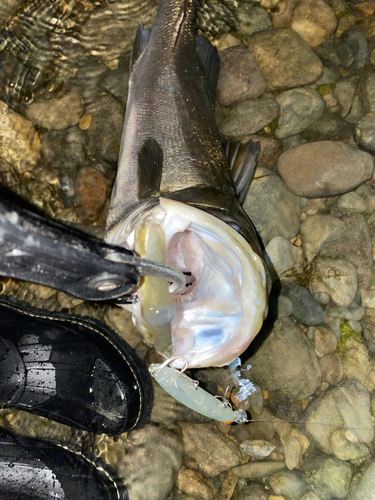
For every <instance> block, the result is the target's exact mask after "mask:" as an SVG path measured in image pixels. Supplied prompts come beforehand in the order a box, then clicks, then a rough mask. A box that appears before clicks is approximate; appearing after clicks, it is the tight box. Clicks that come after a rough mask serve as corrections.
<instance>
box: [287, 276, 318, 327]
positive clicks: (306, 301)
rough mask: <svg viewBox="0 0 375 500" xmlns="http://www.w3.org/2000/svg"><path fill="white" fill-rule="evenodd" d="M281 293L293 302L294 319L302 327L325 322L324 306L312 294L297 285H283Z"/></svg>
mask: <svg viewBox="0 0 375 500" xmlns="http://www.w3.org/2000/svg"><path fill="white" fill-rule="evenodd" d="M281 293H282V294H283V295H285V296H286V297H288V298H289V299H290V300H291V301H292V302H293V312H292V316H293V318H294V319H295V320H296V321H297V322H298V323H301V324H302V325H307V326H312V325H321V324H322V323H323V321H324V311H323V309H322V306H321V305H320V304H319V303H318V302H317V301H316V300H315V299H314V297H313V296H312V295H311V293H310V292H309V291H308V290H307V289H306V288H305V287H303V286H301V285H297V284H296V283H287V284H285V285H283V287H282V291H281Z"/></svg>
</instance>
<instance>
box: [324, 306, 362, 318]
mask: <svg viewBox="0 0 375 500" xmlns="http://www.w3.org/2000/svg"><path fill="white" fill-rule="evenodd" d="M326 314H327V315H328V316H331V317H334V318H341V319H346V320H354V321H360V320H361V319H362V318H363V316H364V314H365V309H364V308H363V307H362V306H360V305H358V304H356V303H355V302H353V303H352V304H351V305H350V306H348V307H345V306H335V305H333V304H330V305H329V306H328V307H327V308H326Z"/></svg>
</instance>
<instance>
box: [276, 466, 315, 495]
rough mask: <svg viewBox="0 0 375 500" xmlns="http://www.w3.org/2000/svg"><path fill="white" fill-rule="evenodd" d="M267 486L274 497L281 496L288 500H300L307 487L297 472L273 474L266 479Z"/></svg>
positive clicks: (288, 471) (287, 471)
mask: <svg viewBox="0 0 375 500" xmlns="http://www.w3.org/2000/svg"><path fill="white" fill-rule="evenodd" d="M268 484H269V485H270V486H271V488H272V490H273V492H274V493H276V495H283V496H284V497H285V498H287V499H288V500H300V498H301V497H302V496H303V494H304V493H306V490H307V488H308V485H307V483H306V481H304V479H303V477H302V473H301V472H300V471H297V470H286V471H282V472H277V473H276V474H273V475H272V476H271V477H270V478H269V479H268Z"/></svg>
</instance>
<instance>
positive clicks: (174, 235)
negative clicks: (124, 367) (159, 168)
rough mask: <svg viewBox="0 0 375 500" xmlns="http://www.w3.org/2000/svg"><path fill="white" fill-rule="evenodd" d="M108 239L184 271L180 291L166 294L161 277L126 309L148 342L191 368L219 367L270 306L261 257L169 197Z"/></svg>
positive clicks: (224, 227)
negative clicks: (183, 282)
mask: <svg viewBox="0 0 375 500" xmlns="http://www.w3.org/2000/svg"><path fill="white" fill-rule="evenodd" d="M107 241H108V242H110V243H113V244H116V245H120V246H125V247H126V248H129V249H130V250H135V251H136V253H138V254H139V255H140V257H144V258H148V259H151V260H157V261H159V262H164V263H166V264H168V265H171V266H173V267H175V268H176V269H178V270H180V271H182V272H183V273H184V274H185V277H186V284H185V287H184V288H183V289H182V290H180V291H179V292H178V293H175V294H170V293H169V289H168V283H167V281H166V280H165V278H156V277H145V278H143V283H142V285H141V287H140V288H139V290H138V296H139V301H138V302H137V303H135V304H132V305H127V306H124V307H125V308H126V309H128V310H130V311H131V312H132V314H133V321H134V323H135V324H136V326H137V328H138V330H139V331H140V333H141V334H142V335H143V337H144V339H145V341H146V342H147V343H148V344H150V345H154V346H155V349H156V350H157V351H158V352H159V353H160V354H162V355H163V356H164V357H166V358H168V357H172V356H181V357H183V358H185V359H186V361H187V363H188V366H189V367H190V368H193V367H207V366H224V365H227V364H229V363H231V362H232V361H233V359H235V358H236V357H237V356H239V355H240V354H241V353H242V352H243V351H244V350H245V349H246V348H247V346H248V345H249V344H250V342H251V340H252V339H253V338H254V337H255V335H256V334H257V333H258V331H259V330H260V328H261V326H262V323H263V319H264V316H265V314H266V308H267V299H266V296H267V293H266V275H265V268H264V264H263V262H262V259H261V258H260V257H259V256H258V255H257V254H256V253H255V252H254V251H253V250H252V249H251V247H250V245H249V244H248V243H247V242H246V240H245V239H244V238H243V237H242V236H241V235H239V234H238V233H237V232H236V231H235V229H233V228H232V227H230V226H229V225H228V224H226V223H225V222H223V221H221V220H220V219H218V218H216V217H214V216H213V215H210V214H208V213H206V212H204V211H202V210H199V209H197V208H194V207H191V206H189V205H185V204H184V203H181V202H178V201H175V200H170V199H166V198H160V199H159V205H157V206H156V207H153V208H151V209H149V210H147V211H145V212H143V213H142V215H141V217H139V216H138V217H137V219H136V220H135V219H134V220H131V219H128V220H127V221H125V222H124V223H122V224H120V225H118V226H117V227H115V228H114V229H113V230H112V231H111V232H110V233H109V234H108V235H107Z"/></svg>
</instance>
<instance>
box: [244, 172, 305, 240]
mask: <svg viewBox="0 0 375 500" xmlns="http://www.w3.org/2000/svg"><path fill="white" fill-rule="evenodd" d="M243 208H244V210H245V212H246V213H247V215H248V216H249V217H250V219H251V220H252V222H253V223H254V225H255V227H256V229H257V231H258V232H259V234H260V236H261V238H262V240H263V243H264V245H267V244H268V242H269V241H270V240H272V238H274V237H275V236H282V237H283V238H285V239H290V238H293V236H295V235H296V234H297V233H298V231H299V228H300V213H301V208H300V204H299V199H298V197H297V196H295V195H294V194H293V193H291V192H290V191H289V189H288V188H287V187H286V185H285V184H284V182H283V180H282V179H281V178H280V177H279V176H278V175H277V174H275V173H273V172H272V171H271V170H269V169H267V168H262V167H260V168H259V167H258V168H257V170H256V172H255V176H254V180H253V182H252V183H251V186H250V189H249V192H248V194H247V196H246V198H245V201H244V203H243Z"/></svg>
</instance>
